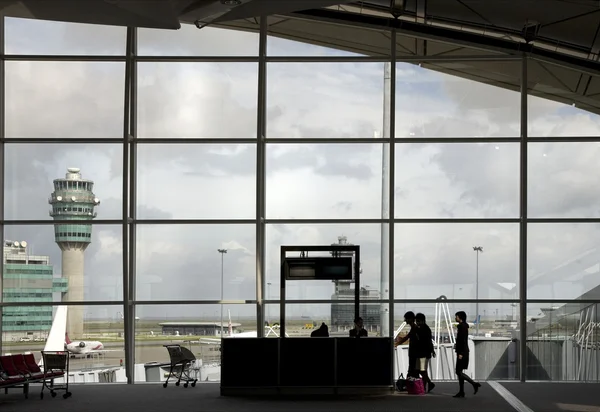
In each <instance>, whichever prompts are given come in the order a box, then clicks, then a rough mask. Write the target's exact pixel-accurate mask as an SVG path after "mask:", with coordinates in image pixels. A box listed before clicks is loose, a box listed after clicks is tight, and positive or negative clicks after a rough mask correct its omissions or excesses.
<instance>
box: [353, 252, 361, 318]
mask: <svg viewBox="0 0 600 412" xmlns="http://www.w3.org/2000/svg"><path fill="white" fill-rule="evenodd" d="M359 317H360V249H359V248H358V247H357V248H356V250H355V251H354V319H358V318H359Z"/></svg>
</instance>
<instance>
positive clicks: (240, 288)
mask: <svg viewBox="0 0 600 412" xmlns="http://www.w3.org/2000/svg"><path fill="white" fill-rule="evenodd" d="M136 245H137V246H136V247H137V249H136V250H137V253H136V257H137V268H136V270H137V275H136V276H137V280H136V296H137V300H169V299H172V300H192V299H193V300H202V299H208V300H214V299H221V298H223V299H226V300H245V299H256V234H255V225H140V226H138V227H137V236H136ZM219 250H225V251H226V252H224V253H220V252H219Z"/></svg>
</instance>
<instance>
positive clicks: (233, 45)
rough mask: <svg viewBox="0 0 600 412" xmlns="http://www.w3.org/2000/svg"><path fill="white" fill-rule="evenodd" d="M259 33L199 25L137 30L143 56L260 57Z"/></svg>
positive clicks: (183, 24) (140, 52) (139, 50)
mask: <svg viewBox="0 0 600 412" xmlns="http://www.w3.org/2000/svg"><path fill="white" fill-rule="evenodd" d="M258 38H259V35H258V33H250V32H246V31H241V30H230V29H218V28H216V27H203V28H202V29H200V30H198V28H197V27H196V26H195V25H193V24H185V23H182V24H181V29H179V30H162V29H146V28H139V29H138V55H140V56H258Z"/></svg>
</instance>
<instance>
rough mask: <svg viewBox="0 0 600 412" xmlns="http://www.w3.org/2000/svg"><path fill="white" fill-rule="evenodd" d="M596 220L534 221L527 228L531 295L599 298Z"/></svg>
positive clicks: (598, 226) (599, 237)
mask: <svg viewBox="0 0 600 412" xmlns="http://www.w3.org/2000/svg"><path fill="white" fill-rule="evenodd" d="M599 244H600V224H597V223H532V224H529V225H528V230H527V298H528V299H549V300H561V299H600V288H598V286H600V276H598V274H599V273H598V272H599V267H600V265H599V263H600V259H599V257H598V245H599Z"/></svg>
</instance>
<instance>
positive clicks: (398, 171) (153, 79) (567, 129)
mask: <svg viewBox="0 0 600 412" xmlns="http://www.w3.org/2000/svg"><path fill="white" fill-rule="evenodd" d="M5 38H6V53H8V54H71V55H84V54H106V55H118V54H123V53H124V50H125V29H124V28H116V27H101V26H85V25H77V24H66V23H54V22H42V21H33V20H19V19H8V18H7V19H6V36H5ZM138 41H139V54H140V55H150V56H156V55H172V56H176V55H231V56H252V55H256V54H257V53H258V35H257V34H253V33H244V32H234V31H228V30H220V29H213V28H205V29H203V30H201V31H198V30H197V29H196V28H195V27H190V26H184V27H183V28H182V29H181V30H179V31H174V32H167V31H159V30H147V29H140V31H139V39H138ZM268 53H269V54H271V55H313V56H332V55H340V54H344V53H341V52H339V51H335V50H329V49H325V48H320V47H316V46H309V45H305V44H300V43H295V42H291V41H287V40H281V39H276V38H272V37H269V39H268ZM5 64H6V136H7V137H17V138H18V137H77V138H88V137H89V138H90V143H86V144H37V145H30V144H18V143H11V144H7V145H6V156H5V200H4V201H5V219H7V220H11V219H50V217H49V215H48V211H49V205H48V202H47V199H48V197H49V195H50V193H51V192H52V180H53V179H55V178H61V177H64V174H65V173H66V169H67V167H80V168H81V173H82V176H83V178H85V179H91V180H93V181H94V182H95V187H94V192H95V194H96V195H97V197H99V198H100V200H101V204H100V206H99V207H98V208H97V212H98V218H97V219H120V218H121V217H122V216H121V213H122V200H123V199H122V177H123V170H122V146H121V145H120V144H97V143H94V141H93V139H94V138H101V137H109V138H120V137H121V136H122V130H123V84H124V63H119V62H109V63H103V62H24V61H18V62H17V61H7V62H6V63H5ZM383 69H384V65H383V63H310V64H309V63H269V64H268V67H267V76H268V77H267V89H268V92H267V136H268V137H282V138H301V137H310V138H319V137H330V138H332V137H333V138H335V137H347V138H355V137H360V138H373V143H368V144H364V143H361V144H269V145H268V147H267V160H266V173H267V186H266V197H267V205H266V209H267V210H266V213H267V218H269V219H326V218H343V219H353V218H357V219H377V218H380V217H381V201H382V190H381V187H382V175H383V172H382V154H383V152H384V150H383V145H382V144H381V143H377V138H376V136H381V135H382V133H383V90H384V89H383V87H384V79H383V77H384V76H383ZM257 76H258V67H257V65H256V64H255V63H155V62H146V63H140V64H139V67H138V118H137V122H138V136H139V137H144V138H175V137H178V138H187V137H200V138H215V137H219V138H254V137H256V107H257ZM397 85H398V87H397V91H396V97H397V104H396V136H398V137H407V136H411V137H413V136H417V137H418V136H425V137H492V136H504V137H517V136H518V134H519V113H520V110H519V99H520V98H519V95H518V93H515V92H512V91H508V90H503V89H499V88H496V87H493V86H488V85H485V84H479V83H475V82H473V81H469V80H462V79H459V78H456V77H452V76H448V75H443V74H439V73H436V72H434V71H430V70H427V69H424V68H421V67H419V66H417V65H411V64H406V63H399V64H398V65H397ZM529 120H530V122H529V134H530V136H538V137H539V136H546V137H548V136H598V134H599V133H600V118H599V117H598V116H596V115H593V114H590V113H587V112H584V111H580V110H579V109H577V108H573V107H570V106H565V105H563V104H560V103H554V102H551V101H546V100H542V99H540V98H536V97H530V98H529ZM599 155H600V142H599V143H531V144H530V145H529V154H528V156H529V159H528V160H529V170H528V173H529V185H528V202H529V216H530V217H599V216H600V208H599V207H598V204H600V203H599V200H600V183H599V180H598V178H597V176H598V168H599V167H600V166H598V164H599V163H598V162H597V158H598V156H599ZM137 174H138V191H137V202H138V209H137V216H138V218H140V219H225V220H236V219H254V218H255V214H256V199H255V190H256V176H255V174H256V146H255V145H253V144H244V145H242V144H206V145H197V144H194V145H191V144H176V145H175V144H173V145H169V144H147V145H140V146H138V171H137ZM395 189H396V190H395V215H396V217H397V218H517V217H518V215H519V145H518V143H461V144H450V143H423V144H420V143H411V144H397V145H396V163H395ZM381 231H382V226H381V225H380V224H335V225H334V224H328V225H326V224H313V225H309V224H269V225H268V226H267V229H266V244H267V250H266V281H267V282H268V283H270V284H271V285H270V286H269V287H268V296H267V298H269V299H278V298H279V246H280V245H283V244H285V245H296V244H331V243H335V242H337V238H338V236H341V235H344V236H347V238H348V241H349V242H351V243H354V244H359V245H360V246H361V264H362V269H363V273H362V280H361V284H362V286H365V287H366V286H368V287H370V288H374V289H379V286H380V285H379V282H380V272H381V252H382V240H381ZM528 236H529V239H528V262H527V269H528V274H529V277H530V280H529V284H528V297H529V298H531V299H555V300H560V299H576V298H578V297H579V296H581V295H582V294H584V293H586V292H587V291H589V290H591V289H592V288H594V287H596V286H598V285H599V284H600V278H599V277H598V271H599V260H598V257H597V256H598V247H599V246H600V225H599V224H570V223H561V224H550V223H535V224H531V225H530V226H529V229H528ZM5 238H7V239H12V240H26V241H27V242H28V244H29V245H30V248H31V251H33V252H34V253H35V254H42V255H49V256H50V257H51V261H52V263H53V264H54V268H55V273H56V274H57V275H59V274H60V273H61V261H60V251H59V249H58V247H57V245H56V244H55V243H54V239H53V227H52V226H51V225H47V226H31V225H23V226H6V227H5ZM473 246H482V247H483V253H481V254H480V255H479V263H478V265H477V264H476V253H475V252H474V251H473ZM136 248H137V250H136V255H137V256H136V267H137V289H136V293H137V299H138V300H170V299H173V300H180V299H220V297H221V284H220V283H221V278H220V274H221V269H223V274H224V289H223V297H224V299H235V300H244V299H255V298H256V288H255V274H256V263H255V254H256V234H255V226H254V225H252V224H227V225H217V224H211V225H189V226H186V225H177V224H173V225H152V224H144V225H139V226H138V228H137V244H136ZM218 248H226V249H228V253H227V254H226V255H225V256H223V268H221V256H220V254H219V253H218V252H217V249H218ZM384 252H385V255H387V251H386V250H385V248H384ZM393 254H394V262H395V272H394V275H395V289H394V293H395V298H397V299H434V298H437V297H439V296H440V295H445V296H447V297H449V298H456V299H470V298H475V297H476V295H477V290H476V289H477V288H476V279H477V278H478V283H479V286H478V291H479V293H478V294H479V297H480V298H481V299H517V298H518V297H519V287H518V271H519V261H518V257H519V228H518V224H517V223H457V224H449V223H435V224H424V223H403V224H397V225H396V227H395V248H394V251H393ZM85 265H86V266H85V289H86V290H85V298H86V299H89V300H117V299H121V298H122V238H121V226H118V225H100V224H98V225H96V226H94V229H93V236H92V244H91V245H90V247H89V248H88V249H87V251H86V263H85ZM477 274H478V276H477ZM332 293H333V286H332V284H331V283H330V282H308V283H306V284H304V283H303V284H294V283H293V282H292V284H290V285H289V286H288V296H287V297H288V298H289V299H330V298H331V294H332ZM400 306H402V308H399V309H398V311H400V310H402V311H403V310H404V309H403V308H404V306H403V305H400ZM425 306H427V305H425ZM481 306H482V307H483V309H482V310H481V311H483V310H486V311H488V312H487V313H492V312H494V313H495V311H496V310H498V312H499V316H510V315H511V314H512V312H513V311H514V310H515V309H514V308H513V307H511V305H510V304H508V303H505V304H496V303H494V304H485V305H483V304H482V305H481ZM539 306H540V305H531V307H530V308H528V313H529V314H530V315H537V314H538V312H539ZM466 307H467V309H468V310H470V311H472V310H474V305H466ZM192 308H193V310H190V309H191V308H190V307H185V306H178V305H172V306H143V307H140V308H138V313H136V315H137V316H140V317H159V318H162V317H165V318H178V317H180V318H181V317H188V316H194V315H197V316H199V317H207V316H212V315H213V314H214V313H216V311H218V310H219V307H218V306H214V307H213V306H210V307H203V306H201V305H195V306H193V307H192ZM228 308H229V309H231V311H232V315H233V316H238V317H239V316H253V315H254V314H255V306H254V305H243V306H234V305H231V306H228ZM87 310H89V311H90V312H89V313H90V314H91V315H90V316H92V317H93V316H97V317H102V316H116V315H115V314H116V312H117V311H119V310H120V309H119V308H118V307H116V306H115V307H109V308H94V307H89V308H88V309H86V311H87ZM271 310H273V313H274V311H275V309H271ZM424 310H429V311H432V310H433V306H432V305H429V306H427V308H426V309H424ZM288 312H289V313H290V314H294V316H300V315H305V316H313V317H324V316H326V314H327V313H329V305H302V306H298V305H290V308H288Z"/></svg>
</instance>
